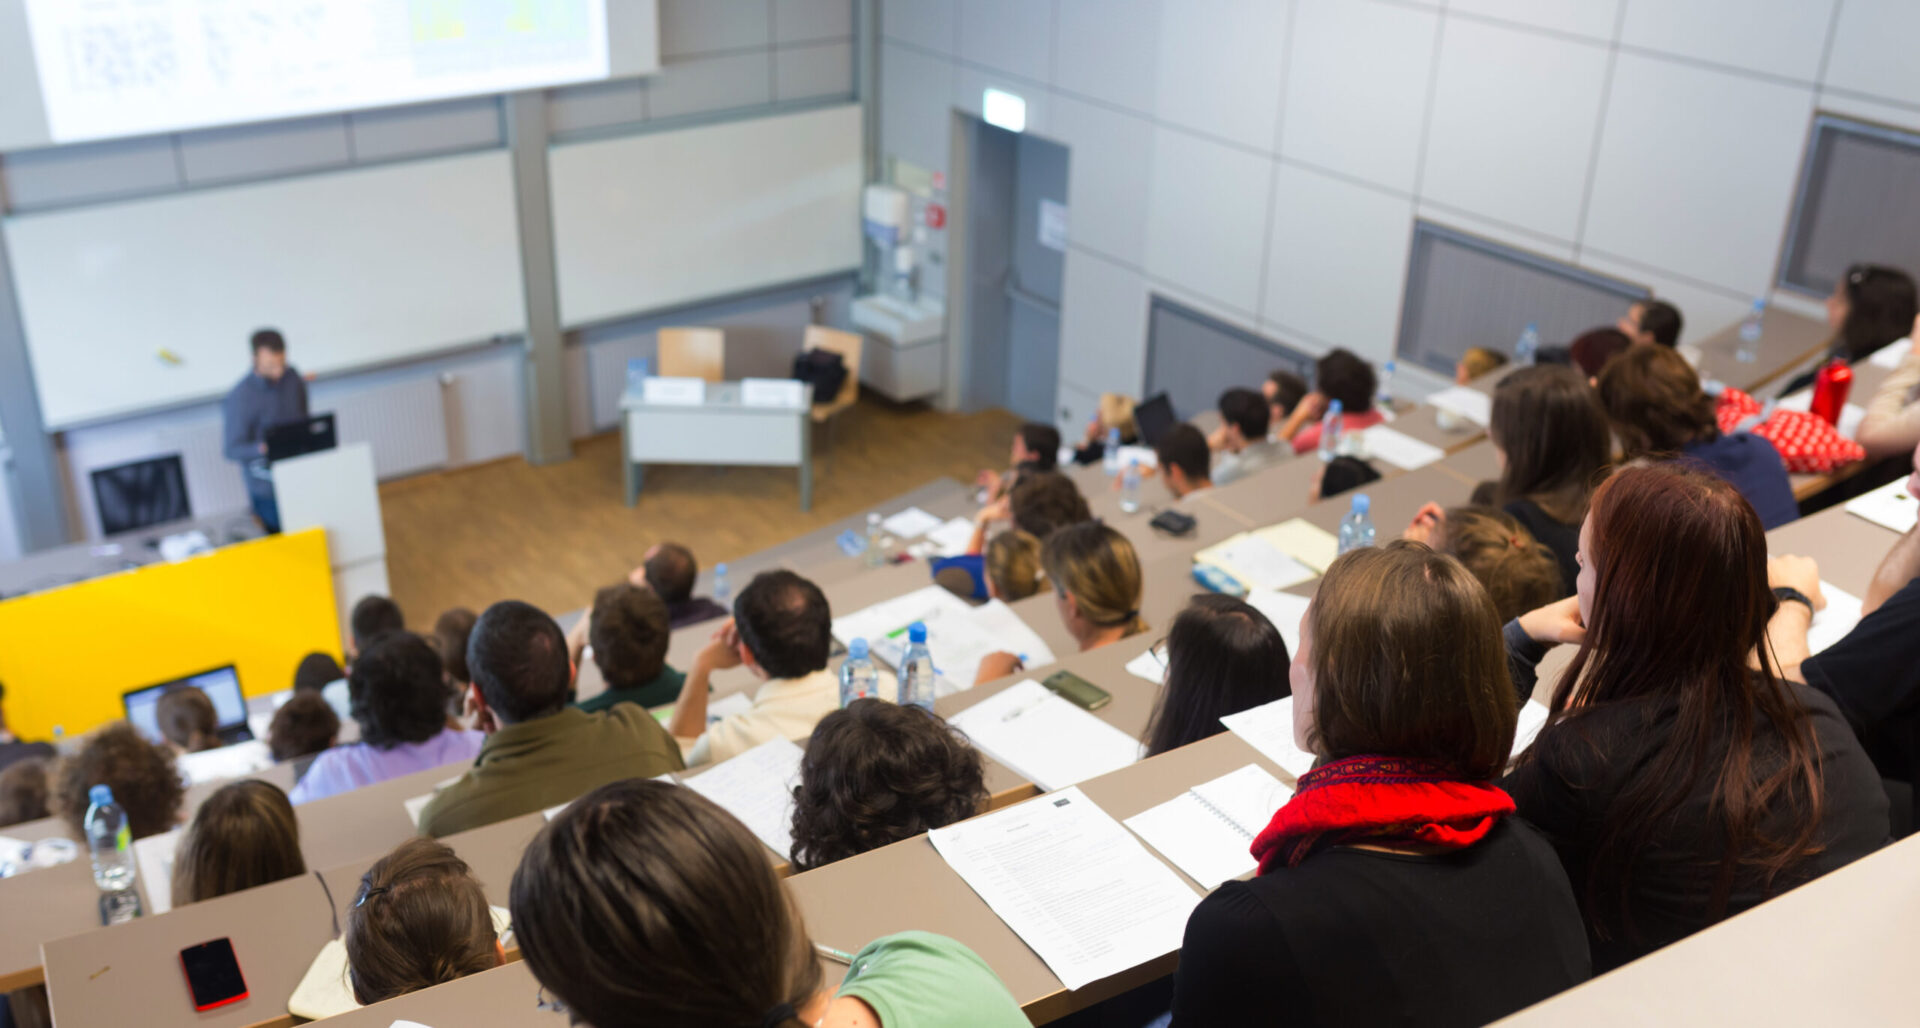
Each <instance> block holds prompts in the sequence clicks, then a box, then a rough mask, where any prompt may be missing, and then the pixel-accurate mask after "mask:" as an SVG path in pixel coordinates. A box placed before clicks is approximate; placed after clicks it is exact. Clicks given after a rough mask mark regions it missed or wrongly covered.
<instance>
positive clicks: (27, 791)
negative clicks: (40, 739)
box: [0, 757, 52, 828]
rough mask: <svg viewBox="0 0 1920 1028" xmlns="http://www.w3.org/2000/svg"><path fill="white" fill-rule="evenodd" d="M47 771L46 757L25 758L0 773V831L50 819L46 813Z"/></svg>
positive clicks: (48, 766)
mask: <svg viewBox="0 0 1920 1028" xmlns="http://www.w3.org/2000/svg"><path fill="white" fill-rule="evenodd" d="M50 767H51V761H49V760H47V758H45V757H28V758H27V759H25V760H16V761H14V762H13V763H11V764H8V765H7V766H6V769H5V770H0V828H5V827H6V826H8V825H17V824H23V823H25V822H27V821H38V820H40V819H41V818H43V817H51V816H52V814H51V813H50V812H49V811H48V809H47V796H48V791H47V771H48V769H49V768H50Z"/></svg>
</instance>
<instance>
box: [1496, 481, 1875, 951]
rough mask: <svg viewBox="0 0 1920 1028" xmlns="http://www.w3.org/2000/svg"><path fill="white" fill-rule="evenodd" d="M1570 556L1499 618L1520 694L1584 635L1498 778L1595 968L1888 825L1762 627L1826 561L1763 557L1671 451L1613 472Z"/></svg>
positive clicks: (1787, 607)
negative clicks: (1554, 592) (1527, 738)
mask: <svg viewBox="0 0 1920 1028" xmlns="http://www.w3.org/2000/svg"><path fill="white" fill-rule="evenodd" d="M1579 561H1580V573H1579V578H1578V581H1577V589H1576V591H1575V594H1574V595H1573V596H1571V597H1568V598H1567V599H1564V600H1561V601H1559V602H1558V603H1554V604H1551V605H1549V606H1546V607H1542V608H1540V609H1538V610H1535V611H1532V612H1530V613H1527V614H1523V615H1521V616H1520V617H1519V618H1517V619H1515V620H1514V621H1512V622H1509V623H1508V624H1507V626H1506V633H1505V634H1506V642H1507V654H1508V662H1509V665H1510V667H1511V669H1512V674H1513V677H1514V684H1515V686H1516V688H1517V689H1518V690H1519V692H1520V695H1521V696H1522V697H1524V696H1527V695H1531V694H1532V692H1533V685H1534V675H1535V668H1536V667H1537V665H1538V664H1539V663H1540V660H1541V659H1542V658H1543V657H1544V656H1545V655H1546V651H1547V649H1548V647H1551V646H1553V645H1556V644H1560V643H1566V644H1571V645H1576V646H1578V647H1579V652H1578V653H1576V654H1575V655H1574V658H1573V661H1572V663H1571V664H1569V665H1568V667H1567V669H1566V671H1565V672H1564V673H1563V674H1562V675H1561V677H1560V680H1559V681H1558V682H1557V683H1556V684H1555V686H1554V689H1553V698H1552V703H1551V708H1552V711H1553V713H1552V715H1551V718H1550V720H1549V722H1548V724H1547V726H1546V728H1545V729H1543V730H1542V731H1541V733H1540V735H1539V737H1538V739H1537V740H1536V741H1535V742H1534V744H1533V746H1532V747H1531V748H1530V749H1528V750H1527V751H1526V752H1525V753H1524V754H1522V755H1521V756H1520V758H1519V760H1518V762H1517V764H1516V766H1515V768H1514V770H1513V771H1512V773H1510V774H1509V775H1508V776H1507V777H1506V779H1505V780H1504V783H1503V784H1504V787H1505V788H1506V790H1507V792H1508V793H1509V794H1511V795H1512V796H1513V798H1514V802H1515V803H1516V804H1517V805H1518V807H1519V811H1520V814H1521V816H1523V817H1525V818H1527V819H1528V820H1529V821H1531V822H1533V823H1534V824H1535V825H1537V826H1539V828H1540V829H1541V830H1542V831H1543V832H1545V833H1546V834H1547V836H1548V837H1549V838H1550V839H1551V840H1552V842H1553V845H1554V848H1555V849H1556V850H1558V851H1559V854H1560V858H1561V860H1562V861H1563V862H1564V863H1565V865H1566V868H1567V874H1568V877H1569V878H1571V879H1572V882H1573V888H1574V892H1575V893H1576V894H1577V895H1578V896H1579V899H1580V906H1581V912H1582V914H1583V915H1584V916H1585V918H1586V923H1587V934H1588V939H1589V942H1590V943H1591V945H1592V949H1593V967H1594V973H1596V974H1599V973H1603V972H1605V971H1607V970H1609V969H1611V968H1614V967H1618V966H1619V965H1621V964H1624V963H1626V962H1628V961H1630V960H1633V959H1635V958H1637V957H1639V956H1642V955H1644V954H1646V953H1649V952H1652V951H1653V950H1656V949H1659V948H1660V947H1662V946H1664V945H1666V944H1667V943H1670V942H1674V941H1676V940H1678V939H1681V938H1684V937H1685V936H1687V935H1690V934H1692V933H1693V932H1696V931H1698V930H1700V929H1701V928H1705V927H1706V926H1708V925H1710V924H1713V923H1715V922H1717V921H1720V920H1723V919H1725V918H1727V917H1731V916H1732V915H1734V914H1737V913H1740V912H1741V911H1743V910H1746V909H1748V908H1749V907H1753V906H1755V905H1757V904H1759V903H1760V902H1761V901H1763V900H1766V899H1768V898H1770V897H1772V896H1776V895H1778V894H1780V893H1781V892H1784V891H1786V890H1787V889H1790V888H1792V887H1794V886H1796V885H1799V884H1801V883H1803V882H1806V881H1808V880H1810V879H1812V878H1815V877H1818V876H1819V875H1821V874H1824V873H1825V872H1827V871H1831V870H1833V869H1834V868H1837V867H1839V866H1841V865H1843V864H1846V863H1847V862H1849V861H1851V860H1854V859H1856V858H1858V857H1861V856H1864V855H1866V854H1867V853H1869V852H1871V851H1873V850H1874V849H1876V848H1878V847H1880V846H1881V845H1883V844H1884V843H1885V842H1886V840H1887V835H1888V827H1887V798H1886V795H1885V793H1884V792H1883V791H1882V789H1881V786H1880V781H1879V778H1878V776H1877V775H1876V774H1875V772H1874V769H1873V765H1872V764H1871V763H1870V762H1869V761H1868V759H1867V757H1866V755H1865V753H1863V752H1862V750H1861V748H1860V744H1859V742H1858V740H1856V739H1855V738H1854V735H1853V732H1852V730H1851V729H1849V728H1848V727H1847V724H1846V722H1845V721H1844V720H1842V718H1841V716H1840V714H1839V712H1838V711H1837V710H1836V709H1835V708H1834V705H1833V701H1832V700H1830V699H1828V698H1827V697H1826V696H1825V695H1824V694H1822V693H1820V692H1818V691H1816V690H1813V689H1809V688H1807V687H1806V686H1804V685H1801V684H1800V683H1798V682H1788V681H1784V680H1782V679H1781V678H1780V677H1779V674H1778V671H1777V669H1776V668H1775V666H1774V661H1773V657H1772V655H1771V653H1770V651H1769V648H1768V647H1766V646H1764V645H1762V644H1763V643H1764V642H1765V640H1766V637H1767V626H1768V623H1769V621H1770V620H1772V619H1774V618H1783V619H1784V618H1798V619H1801V620H1802V621H1804V620H1806V619H1810V618H1811V617H1812V616H1813V611H1814V610H1815V608H1817V607H1819V606H1822V605H1824V600H1823V599H1822V597H1821V596H1820V579H1819V573H1818V570H1817V569H1815V568H1814V567H1813V563H1812V561H1809V560H1806V559H1805V558H1791V557H1790V558H1781V559H1780V560H1777V561H1773V562H1769V561H1768V559H1767V540H1766V535H1765V534H1764V532H1763V531H1762V530H1761V527H1760V518H1759V516H1758V515H1757V514H1755V513H1754V509H1753V507H1752V506H1751V505H1750V504H1748V503H1747V501H1746V500H1745V499H1743V498H1742V497H1741V495H1740V493H1739V492H1738V491H1737V490H1735V489H1734V487H1733V486H1731V485H1729V484H1728V483H1727V482H1726V481H1725V480H1724V479H1721V478H1719V477H1717V476H1715V475H1711V474H1706V473H1704V472H1698V471H1691V470H1687V469H1684V468H1681V467H1678V466H1675V465H1671V464H1662V465H1655V466H1652V467H1638V468H1631V469H1628V470H1625V471H1620V472H1617V473H1615V474H1614V475H1613V477H1612V478H1610V479H1608V480H1607V482H1606V484H1604V485H1602V486H1601V487H1600V489H1599V490H1598V491H1597V492H1595V493H1594V497H1593V501H1592V504H1591V508H1590V510H1589V513H1588V515H1587V518H1586V522H1585V524H1584V525H1583V526H1582V527H1581V531H1580V549H1579ZM1770 572H1771V573H1772V575H1773V580H1772V581H1770V580H1769V573H1770ZM1776 585H1777V586H1779V587H1778V588H1774V586H1776Z"/></svg>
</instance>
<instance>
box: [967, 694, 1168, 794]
mask: <svg viewBox="0 0 1920 1028" xmlns="http://www.w3.org/2000/svg"><path fill="white" fill-rule="evenodd" d="M947 723H948V724H950V725H952V726H953V727H955V728H958V729H960V730H961V731H962V732H965V733H966V735H967V738H969V739H971V740H973V744H974V745H975V746H977V747H979V749H980V751H981V752H983V753H985V754H986V755H987V756H989V757H992V758H993V759H995V760H997V761H999V762H1000V763H1002V764H1004V765H1006V766H1007V767H1008V768H1010V769H1011V770H1013V771H1014V772H1015V773H1016V774H1018V775H1020V776H1021V777H1022V778H1025V779H1026V780H1027V781H1029V782H1032V783H1033V784H1035V785H1037V786H1039V787H1040V789H1041V791H1043V792H1052V791H1053V790H1055V789H1063V788H1065V787H1067V786H1069V785H1074V784H1076V783H1079V782H1084V781H1086V780H1087V779H1089V778H1095V777H1098V776H1100V775H1104V774H1106V773H1107V772H1109V771H1118V770H1119V769H1121V768H1123V767H1126V766H1127V765H1129V764H1132V763H1133V762H1134V761H1136V760H1139V759H1140V741H1139V740H1138V739H1135V738H1134V737H1133V736H1130V735H1128V734H1127V733H1125V732H1123V731H1121V730H1120V729H1118V728H1115V727H1113V726H1112V725H1110V724H1107V723H1106V722H1105V721H1102V720H1100V719H1099V718H1097V717H1095V716H1093V715H1092V714H1089V713H1087V712H1086V711H1084V710H1081V709H1080V708H1079V707H1076V706H1074V705H1073V704H1071V703H1069V702H1067V701H1066V700H1063V699H1061V698H1060V697H1059V696H1057V695H1055V694H1054V693H1053V692H1052V691H1051V690H1049V689H1048V688H1047V687H1046V686H1044V685H1041V684H1040V683H1039V682H1036V681H1034V680H1033V679H1031V678H1029V679H1026V680H1025V681H1022V682H1019V683H1017V684H1015V685H1013V686H1012V687H1010V688H1007V689H1003V690H1001V691H1000V692H997V693H995V694H993V695H992V696H989V697H987V698H986V699H984V700H982V701H980V702H979V703H976V704H974V705H973V706H971V707H968V708H967V709H966V710H963V711H961V712H960V713H958V714H955V715H954V716H953V717H950V718H948V719H947Z"/></svg>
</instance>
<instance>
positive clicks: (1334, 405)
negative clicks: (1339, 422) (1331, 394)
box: [1327, 400, 1346, 414]
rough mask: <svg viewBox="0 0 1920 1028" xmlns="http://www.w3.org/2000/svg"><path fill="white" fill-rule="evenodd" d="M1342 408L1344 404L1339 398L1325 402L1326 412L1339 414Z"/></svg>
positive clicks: (1344, 406)
mask: <svg viewBox="0 0 1920 1028" xmlns="http://www.w3.org/2000/svg"><path fill="white" fill-rule="evenodd" d="M1344 410H1346V405H1345V404H1342V403H1341V402H1340V401H1339V400H1330V401H1328V402H1327V413H1328V414H1339V413H1341V412H1342V411H1344Z"/></svg>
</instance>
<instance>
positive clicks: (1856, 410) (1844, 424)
mask: <svg viewBox="0 0 1920 1028" xmlns="http://www.w3.org/2000/svg"><path fill="white" fill-rule="evenodd" d="M1775 406H1776V407H1778V408H1779V409H1780V410H1797V411H1809V410H1812V409H1813V390H1811V389H1802V390H1800V391H1799V392H1797V393H1792V394H1789V395H1787V396H1782V397H1781V398H1780V402H1779V403H1778V404H1776V405H1775ZM1866 416H1867V409H1866V408H1865V407H1862V406H1860V405H1859V404H1857V403H1849V404H1847V405H1846V406H1844V407H1841V408H1840V423H1839V424H1837V425H1835V426H1833V427H1835V428H1837V429H1839V430H1840V434H1841V435H1843V436H1846V437H1847V438H1848V439H1852V438H1853V437H1854V435H1855V434H1857V433H1858V432H1859V431H1860V422H1861V421H1863V420H1865V418H1866Z"/></svg>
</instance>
